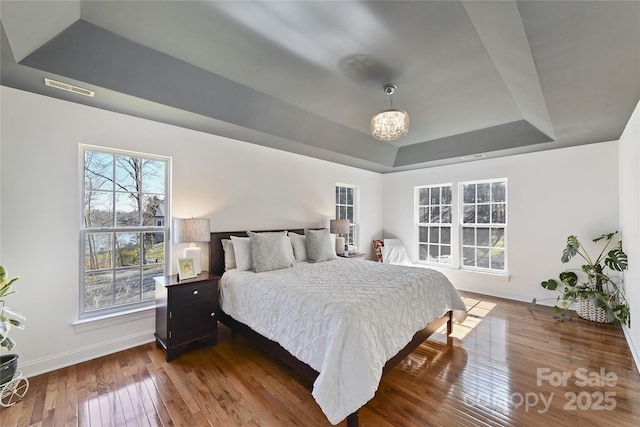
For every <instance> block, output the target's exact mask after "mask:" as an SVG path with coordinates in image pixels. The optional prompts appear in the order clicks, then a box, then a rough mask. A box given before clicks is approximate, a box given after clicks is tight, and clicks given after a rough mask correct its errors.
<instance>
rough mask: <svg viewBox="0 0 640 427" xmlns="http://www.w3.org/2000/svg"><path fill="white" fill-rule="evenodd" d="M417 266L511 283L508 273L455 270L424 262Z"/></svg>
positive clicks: (454, 268)
mask: <svg viewBox="0 0 640 427" xmlns="http://www.w3.org/2000/svg"><path fill="white" fill-rule="evenodd" d="M418 264H419V265H421V266H423V267H427V268H433V269H434V270H438V271H440V272H443V273H444V272H456V273H458V272H460V273H462V274H465V275H470V276H475V277H477V278H479V279H489V280H495V281H498V282H509V281H511V275H510V274H509V273H506V272H505V273H494V272H491V271H480V270H467V269H464V268H456V267H450V266H443V265H438V264H430V263H426V262H420V261H418Z"/></svg>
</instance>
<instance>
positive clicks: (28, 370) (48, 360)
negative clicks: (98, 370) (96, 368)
mask: <svg viewBox="0 0 640 427" xmlns="http://www.w3.org/2000/svg"><path fill="white" fill-rule="evenodd" d="M154 332H155V330H149V331H144V332H140V333H137V334H133V335H127V336H125V337H119V338H117V339H114V340H110V341H106V342H101V343H100V344H95V345H91V346H87V347H83V348H79V349H75V350H73V351H69V352H64V353H58V354H54V355H51V356H47V357H44V358H42V359H37V360H33V361H31V362H27V363H22V361H20V363H19V365H20V371H22V374H23V375H24V376H25V377H33V376H35V375H40V374H44V373H46V372H51V371H55V370H56V369H62V368H66V367H67V366H71V365H75V364H77V363H81V362H86V361H87V360H91V359H95V358H97V357H102V356H106V355H108V354H112V353H117V352H119V351H122V350H126V349H128V348H132V347H136V346H139V345H142V344H147V343H150V342H153V341H154V340H155V338H154V336H153V334H154Z"/></svg>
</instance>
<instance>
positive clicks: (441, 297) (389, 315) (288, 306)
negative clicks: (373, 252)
mask: <svg viewBox="0 0 640 427" xmlns="http://www.w3.org/2000/svg"><path fill="white" fill-rule="evenodd" d="M262 233H265V234H264V235H263V234H262ZM291 233H296V234H297V235H304V234H305V230H300V229H296V230H289V234H291ZM327 233H328V232H327ZM260 234H261V236H257V235H255V234H252V241H254V240H253V239H254V238H256V239H257V238H258V237H261V238H262V236H267V235H275V234H276V233H275V232H261V233H260ZM231 236H234V237H231ZM246 236H247V233H246V232H218V233H211V242H210V252H209V253H210V270H211V271H212V272H213V273H214V274H223V273H224V274H223V277H222V278H221V280H220V301H221V313H220V321H221V322H222V323H223V324H225V325H226V326H228V327H229V328H230V329H231V330H232V331H233V332H234V333H236V332H238V333H241V334H243V335H246V336H247V337H249V338H250V339H252V340H254V341H257V342H258V343H259V345H260V347H261V348H262V349H263V350H264V351H267V352H268V353H270V354H272V355H273V356H275V357H276V358H278V359H280V360H281V361H283V362H284V363H286V364H287V365H289V366H290V367H292V368H293V369H295V370H296V371H297V372H299V373H300V374H302V375H304V376H305V377H307V378H308V379H309V380H312V381H314V385H313V391H312V394H313V397H314V399H315V400H316V402H317V403H318V404H319V406H320V408H321V409H322V410H323V412H324V414H325V415H326V416H327V419H328V420H329V421H330V422H331V423H332V424H334V425H335V424H337V423H339V422H341V421H342V420H344V419H345V418H346V419H347V425H348V426H350V427H352V426H357V425H358V409H359V408H360V407H361V406H363V405H364V404H365V403H366V402H368V401H369V400H370V399H371V398H372V397H373V396H374V395H375V392H376V390H377V387H378V384H379V381H380V378H381V376H382V375H383V373H384V372H386V371H388V370H389V369H391V368H392V367H393V366H395V365H396V364H397V363H399V362H400V361H401V360H402V359H404V358H405V357H406V356H407V355H408V354H409V353H410V352H411V351H412V350H414V349H415V348H416V347H418V346H419V345H420V344H421V343H422V342H423V341H424V340H425V339H427V338H428V337H429V336H430V335H431V334H433V333H434V332H435V331H436V330H437V329H438V328H440V327H441V326H442V325H444V324H445V323H446V324H447V325H448V327H447V330H448V333H450V332H451V327H452V321H453V317H454V312H455V313H456V315H457V317H458V318H462V317H464V313H465V312H464V310H465V306H464V303H463V302H462V300H461V299H460V296H459V295H458V293H457V292H456V291H455V289H454V288H453V286H452V285H451V283H450V282H449V281H448V280H447V279H446V278H445V277H444V276H443V275H442V274H440V273H438V272H436V271H434V270H429V269H413V268H406V267H402V266H392V265H387V264H380V263H374V262H369V261H362V260H357V259H348V258H335V259H332V260H328V261H323V262H315V263H311V262H305V261H297V262H293V263H292V264H291V266H290V267H287V268H277V269H271V270H269V269H267V271H261V270H262V269H260V268H258V270H259V271H260V272H258V273H255V272H253V271H241V270H243V269H245V268H246V267H245V268H240V263H239V264H238V268H235V269H229V268H228V271H226V272H225V253H224V251H223V244H222V242H223V241H225V242H227V240H228V239H231V238H233V239H235V240H234V241H235V242H238V243H236V245H239V240H238V239H237V238H238V237H246ZM292 237H293V236H292ZM312 237H313V235H312ZM246 240H247V239H245V241H246ZM292 240H294V239H293V238H292ZM296 240H297V239H296ZM243 244H244V243H243ZM236 247H239V246H236ZM294 249H295V245H294ZM310 257H311V255H310ZM238 259H239V260H240V257H239V255H238ZM254 262H258V261H257V260H255V259H254ZM228 267H229V266H228ZM425 284H426V285H428V286H425ZM427 300H428V301H427ZM389 307H395V308H396V309H391V310H389ZM425 325H426V327H425ZM448 343H449V344H450V340H448Z"/></svg>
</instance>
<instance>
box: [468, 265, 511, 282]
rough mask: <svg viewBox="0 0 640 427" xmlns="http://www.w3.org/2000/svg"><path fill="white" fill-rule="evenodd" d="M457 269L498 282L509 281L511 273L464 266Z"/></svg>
mask: <svg viewBox="0 0 640 427" xmlns="http://www.w3.org/2000/svg"><path fill="white" fill-rule="evenodd" d="M458 271H460V272H463V273H464V274H470V275H473V276H476V277H479V278H483V279H491V280H495V281H499V282H509V281H510V280H511V275H510V274H509V273H492V272H490V271H476V270H465V269H464V268H460V269H458Z"/></svg>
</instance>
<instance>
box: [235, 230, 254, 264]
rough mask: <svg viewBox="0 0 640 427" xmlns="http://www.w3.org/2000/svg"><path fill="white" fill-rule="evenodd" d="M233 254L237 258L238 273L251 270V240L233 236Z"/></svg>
mask: <svg viewBox="0 0 640 427" xmlns="http://www.w3.org/2000/svg"><path fill="white" fill-rule="evenodd" d="M231 241H232V242H233V252H234V253H235V256H236V268H237V269H238V271H246V270H251V267H252V265H253V260H252V259H251V240H250V239H249V238H248V237H238V236H231Z"/></svg>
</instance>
